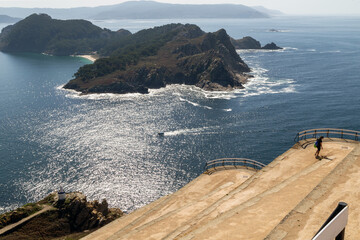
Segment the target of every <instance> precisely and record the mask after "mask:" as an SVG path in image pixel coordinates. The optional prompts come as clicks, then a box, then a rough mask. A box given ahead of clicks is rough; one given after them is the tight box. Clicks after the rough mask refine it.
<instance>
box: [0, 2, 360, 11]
mask: <svg viewBox="0 0 360 240" xmlns="http://www.w3.org/2000/svg"><path fill="white" fill-rule="evenodd" d="M125 1H127V0H0V7H45V8H48V7H51V8H69V7H80V6H91V7H93V6H100V5H110V4H116V3H122V2H125ZM157 1H158V2H167V3H184V4H185V3H192V4H203V3H209V4H215V3H235V4H244V5H246V6H264V7H267V8H270V9H276V10H280V11H282V12H284V13H287V14H311V15H314V14H316V15H317V14H319V15H354V14H356V15H360V0H224V1H221V0H157Z"/></svg>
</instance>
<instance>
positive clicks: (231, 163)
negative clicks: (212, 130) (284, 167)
mask: <svg viewBox="0 0 360 240" xmlns="http://www.w3.org/2000/svg"><path fill="white" fill-rule="evenodd" d="M265 166H266V165H265V164H263V163H261V162H258V161H255V160H252V159H248V158H219V159H214V160H210V161H208V162H207V163H206V164H205V167H204V173H208V174H211V173H213V172H215V171H216V167H222V169H224V168H226V167H231V168H232V169H233V168H238V167H239V168H241V167H242V168H244V167H245V168H247V169H248V168H251V169H254V170H256V171H258V170H260V169H262V168H263V167H265ZM210 169H213V171H209V170H210Z"/></svg>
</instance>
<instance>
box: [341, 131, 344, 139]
mask: <svg viewBox="0 0 360 240" xmlns="http://www.w3.org/2000/svg"><path fill="white" fill-rule="evenodd" d="M343 135H344V131H343V130H341V139H343Z"/></svg>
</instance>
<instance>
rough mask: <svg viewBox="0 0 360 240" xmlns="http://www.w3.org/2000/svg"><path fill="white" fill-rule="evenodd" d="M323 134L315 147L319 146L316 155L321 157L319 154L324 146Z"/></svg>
mask: <svg viewBox="0 0 360 240" xmlns="http://www.w3.org/2000/svg"><path fill="white" fill-rule="evenodd" d="M323 138H324V137H323V136H321V137H319V138H318V139H316V142H315V147H316V148H317V150H316V152H315V157H316V158H319V154H320V150H321V149H322V148H323V147H322V140H323Z"/></svg>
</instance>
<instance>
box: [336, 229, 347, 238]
mask: <svg viewBox="0 0 360 240" xmlns="http://www.w3.org/2000/svg"><path fill="white" fill-rule="evenodd" d="M344 239H345V228H344V229H343V230H342V231H341V232H340V233H339V234H338V235H337V236H336V238H335V240H344Z"/></svg>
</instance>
